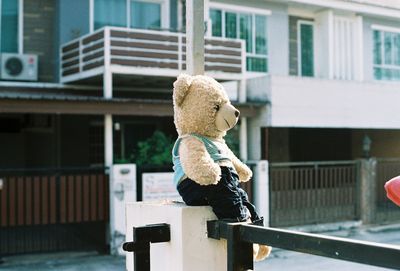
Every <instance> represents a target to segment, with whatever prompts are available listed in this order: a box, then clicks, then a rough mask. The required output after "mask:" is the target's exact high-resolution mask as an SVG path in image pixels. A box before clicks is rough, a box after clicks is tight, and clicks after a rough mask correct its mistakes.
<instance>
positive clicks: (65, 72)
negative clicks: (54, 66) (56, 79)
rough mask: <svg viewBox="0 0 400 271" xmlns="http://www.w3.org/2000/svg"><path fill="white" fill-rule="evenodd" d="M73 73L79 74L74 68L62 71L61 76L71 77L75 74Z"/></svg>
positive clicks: (77, 69) (77, 68)
mask: <svg viewBox="0 0 400 271" xmlns="http://www.w3.org/2000/svg"><path fill="white" fill-rule="evenodd" d="M75 73H79V67H76V68H73V69H70V70H67V71H63V72H62V75H63V76H67V75H72V74H75Z"/></svg>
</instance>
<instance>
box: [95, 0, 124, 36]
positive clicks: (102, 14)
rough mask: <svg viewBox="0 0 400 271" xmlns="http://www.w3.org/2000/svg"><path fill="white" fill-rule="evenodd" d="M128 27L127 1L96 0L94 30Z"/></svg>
mask: <svg viewBox="0 0 400 271" xmlns="http://www.w3.org/2000/svg"><path fill="white" fill-rule="evenodd" d="M107 25H109V26H126V0H95V1H94V29H99V28H102V27H103V26H107Z"/></svg>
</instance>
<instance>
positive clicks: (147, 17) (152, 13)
mask: <svg viewBox="0 0 400 271" xmlns="http://www.w3.org/2000/svg"><path fill="white" fill-rule="evenodd" d="M131 27H132V28H143V29H151V28H156V29H157V28H161V4H160V3H152V2H143V1H132V2H131Z"/></svg>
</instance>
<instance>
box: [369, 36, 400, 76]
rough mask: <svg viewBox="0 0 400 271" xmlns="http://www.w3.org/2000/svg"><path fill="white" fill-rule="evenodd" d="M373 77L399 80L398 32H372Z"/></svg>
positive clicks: (399, 41) (399, 39) (399, 40)
mask: <svg viewBox="0 0 400 271" xmlns="http://www.w3.org/2000/svg"><path fill="white" fill-rule="evenodd" d="M373 44H374V47H373V54H374V78H375V79H376V80H390V81H400V33H393V32H387V31H381V30H374V32H373Z"/></svg>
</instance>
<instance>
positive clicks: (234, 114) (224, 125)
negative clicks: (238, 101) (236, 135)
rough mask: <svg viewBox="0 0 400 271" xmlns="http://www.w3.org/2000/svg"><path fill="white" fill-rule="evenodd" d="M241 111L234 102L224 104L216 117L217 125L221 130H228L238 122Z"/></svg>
mask: <svg viewBox="0 0 400 271" xmlns="http://www.w3.org/2000/svg"><path fill="white" fill-rule="evenodd" d="M239 115H240V112H239V110H237V109H236V108H235V107H234V106H233V105H232V104H230V103H226V104H223V105H222V106H221V107H220V109H219V111H218V112H217V116H216V119H215V125H216V126H217V129H218V130H219V131H228V130H229V129H232V128H233V127H234V126H235V125H236V123H237V122H238V119H239Z"/></svg>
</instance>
